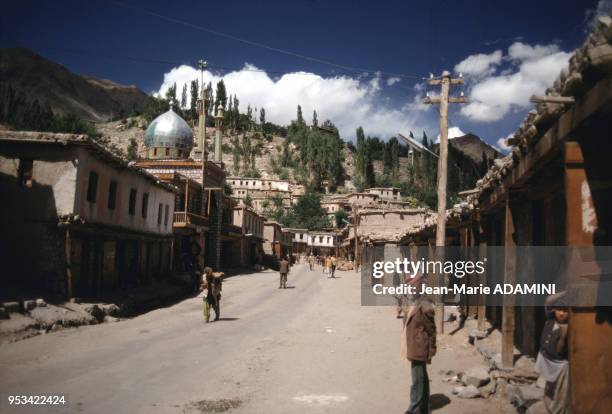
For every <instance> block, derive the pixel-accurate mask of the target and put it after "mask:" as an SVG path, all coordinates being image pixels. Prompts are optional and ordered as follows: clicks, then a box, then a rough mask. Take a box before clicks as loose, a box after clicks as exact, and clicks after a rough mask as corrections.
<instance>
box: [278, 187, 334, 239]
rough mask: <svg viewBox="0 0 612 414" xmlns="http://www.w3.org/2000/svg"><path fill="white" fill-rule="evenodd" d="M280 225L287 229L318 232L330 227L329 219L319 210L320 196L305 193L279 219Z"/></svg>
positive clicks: (321, 209)
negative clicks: (293, 228) (303, 229)
mask: <svg viewBox="0 0 612 414" xmlns="http://www.w3.org/2000/svg"><path fill="white" fill-rule="evenodd" d="M279 221H280V222H281V224H283V225H285V226H287V227H298V228H305V229H308V230H320V229H323V228H326V227H330V223H329V219H328V217H327V214H326V212H325V210H324V209H323V208H321V196H320V195H318V194H317V193H314V192H307V193H306V194H305V195H303V196H302V197H300V198H299V199H298V201H297V203H296V204H295V205H294V206H293V207H291V208H290V209H289V211H288V213H287V214H286V215H284V216H282V217H280V220H279Z"/></svg>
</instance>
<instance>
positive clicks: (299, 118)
mask: <svg viewBox="0 0 612 414" xmlns="http://www.w3.org/2000/svg"><path fill="white" fill-rule="evenodd" d="M297 123H298V124H300V125H302V124H306V123H305V122H304V117H303V116H302V107H301V106H300V105H298V106H297Z"/></svg>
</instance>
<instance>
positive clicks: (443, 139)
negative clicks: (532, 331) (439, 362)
mask: <svg viewBox="0 0 612 414" xmlns="http://www.w3.org/2000/svg"><path fill="white" fill-rule="evenodd" d="M428 82H429V84H430V85H432V86H438V85H440V97H439V98H430V97H429V94H428V96H427V97H426V98H425V103H426V104H432V105H434V104H440V157H439V158H438V223H437V226H436V260H440V261H443V260H444V252H443V249H444V245H445V244H446V183H447V178H448V177H447V174H448V171H447V170H448V104H449V103H466V102H467V99H466V98H465V97H464V96H463V92H462V93H461V96H460V97H459V98H449V96H448V92H449V89H450V85H460V84H463V76H462V75H461V74H459V78H457V79H451V75H450V72H449V71H447V70H445V71H444V72H442V76H440V77H439V78H434V77H433V75H431V76H430V78H429V80H428ZM437 279H438V280H437V284H438V286H442V285H443V284H444V283H445V279H444V274H443V273H441V274H440V275H438V278H437ZM436 327H437V329H438V332H440V333H444V296H442V295H441V296H440V297H439V298H438V303H436Z"/></svg>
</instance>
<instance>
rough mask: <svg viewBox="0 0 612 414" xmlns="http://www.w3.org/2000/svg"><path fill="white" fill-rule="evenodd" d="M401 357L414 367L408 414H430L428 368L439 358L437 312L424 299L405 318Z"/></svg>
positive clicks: (414, 305)
mask: <svg viewBox="0 0 612 414" xmlns="http://www.w3.org/2000/svg"><path fill="white" fill-rule="evenodd" d="M404 315H405V316H404V329H403V332H402V344H401V351H400V353H401V355H402V358H405V359H408V360H409V361H410V365H411V374H412V387H411V388H410V408H408V411H406V414H427V413H429V376H428V375H427V364H430V363H431V359H432V358H433V356H434V355H435V354H436V324H435V322H434V320H435V308H434V305H433V303H432V302H431V301H429V300H428V299H427V298H424V297H421V298H418V299H417V300H416V302H415V303H413V304H412V306H409V307H408V308H407V309H406V311H405V314H404Z"/></svg>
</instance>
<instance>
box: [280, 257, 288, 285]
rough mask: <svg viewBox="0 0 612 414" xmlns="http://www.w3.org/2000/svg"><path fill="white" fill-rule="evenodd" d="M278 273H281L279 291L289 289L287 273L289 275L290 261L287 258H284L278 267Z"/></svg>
mask: <svg viewBox="0 0 612 414" xmlns="http://www.w3.org/2000/svg"><path fill="white" fill-rule="evenodd" d="M278 271H279V272H280V286H279V287H278V288H279V289H286V288H287V273H289V261H288V260H287V258H286V257H283V258H282V259H281V261H280V263H279V265H278Z"/></svg>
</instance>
